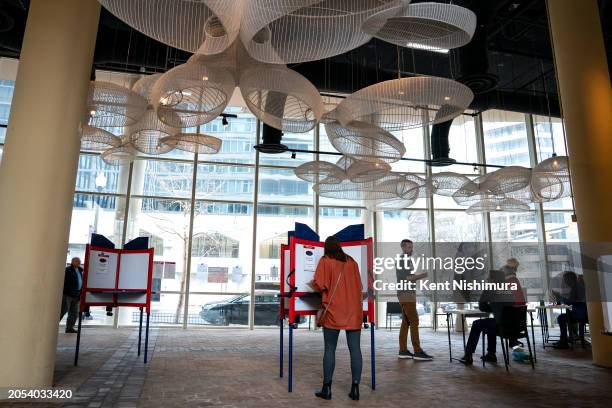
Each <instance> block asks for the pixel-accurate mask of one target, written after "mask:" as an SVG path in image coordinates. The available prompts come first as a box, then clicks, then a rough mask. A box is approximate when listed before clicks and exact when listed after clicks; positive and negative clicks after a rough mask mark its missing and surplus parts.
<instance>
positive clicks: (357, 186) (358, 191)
mask: <svg viewBox="0 0 612 408" xmlns="http://www.w3.org/2000/svg"><path fill="white" fill-rule="evenodd" d="M418 187H419V186H418V185H417V184H416V183H410V182H407V181H406V180H405V179H404V178H403V177H401V175H398V174H394V173H391V174H388V175H386V176H384V177H382V178H378V179H375V180H371V181H366V182H360V183H355V182H353V181H350V180H344V181H342V182H341V183H336V184H315V185H314V186H313V190H314V191H316V192H317V193H318V194H319V195H320V196H322V197H327V198H336V199H344V200H357V201H362V202H372V203H376V204H377V205H378V204H380V203H381V202H382V201H383V200H384V201H386V200H402V201H411V200H416V198H417V196H418V190H419V188H418ZM410 192H412V194H410Z"/></svg>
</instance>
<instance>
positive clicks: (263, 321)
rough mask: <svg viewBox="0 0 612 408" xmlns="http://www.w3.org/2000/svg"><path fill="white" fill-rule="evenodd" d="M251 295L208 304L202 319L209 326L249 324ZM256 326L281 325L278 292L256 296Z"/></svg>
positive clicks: (263, 292)
mask: <svg viewBox="0 0 612 408" xmlns="http://www.w3.org/2000/svg"><path fill="white" fill-rule="evenodd" d="M250 301H251V296H250V295H237V296H233V297H230V298H227V299H222V300H218V301H214V302H209V303H206V304H204V305H203V306H202V310H201V311H200V317H201V318H202V320H204V322H206V323H208V324H216V325H221V326H228V325H230V324H241V325H247V324H249V303H250ZM255 324H257V325H277V324H279V298H278V291H274V290H272V291H261V292H258V293H257V294H256V295H255Z"/></svg>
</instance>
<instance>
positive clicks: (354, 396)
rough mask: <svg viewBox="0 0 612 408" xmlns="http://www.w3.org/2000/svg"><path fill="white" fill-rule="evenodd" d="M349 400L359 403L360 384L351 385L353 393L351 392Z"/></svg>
mask: <svg viewBox="0 0 612 408" xmlns="http://www.w3.org/2000/svg"><path fill="white" fill-rule="evenodd" d="M349 398H350V399H352V400H353V401H359V383H358V382H354V383H353V384H352V385H351V392H349Z"/></svg>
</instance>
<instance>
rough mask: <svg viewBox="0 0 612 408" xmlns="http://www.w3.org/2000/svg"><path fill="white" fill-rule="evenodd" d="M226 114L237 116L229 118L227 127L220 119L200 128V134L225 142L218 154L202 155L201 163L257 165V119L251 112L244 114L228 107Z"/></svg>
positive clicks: (241, 110) (239, 110) (200, 157)
mask: <svg viewBox="0 0 612 408" xmlns="http://www.w3.org/2000/svg"><path fill="white" fill-rule="evenodd" d="M225 113H229V114H234V115H237V116H238V117H237V118H228V119H227V120H228V125H227V127H224V126H223V123H222V118H221V117H219V118H217V119H215V120H213V121H211V122H208V123H206V124H204V125H202V126H200V133H202V134H206V135H211V136H215V137H218V138H219V139H221V140H222V141H223V143H222V144H221V150H220V151H219V153H217V154H212V155H200V156H199V160H201V161H214V162H225V163H245V164H254V163H255V149H253V146H254V145H255V143H256V142H255V139H256V135H257V119H256V118H255V117H254V116H253V115H252V114H251V113H249V112H246V113H245V112H243V108H240V107H228V108H226V110H225Z"/></svg>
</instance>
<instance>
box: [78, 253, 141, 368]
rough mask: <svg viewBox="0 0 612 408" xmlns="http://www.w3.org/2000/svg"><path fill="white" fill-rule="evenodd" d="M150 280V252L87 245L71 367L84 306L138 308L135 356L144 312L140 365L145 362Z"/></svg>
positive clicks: (79, 338)
mask: <svg viewBox="0 0 612 408" xmlns="http://www.w3.org/2000/svg"><path fill="white" fill-rule="evenodd" d="M152 280H153V248H149V249H111V248H101V247H95V246H91V245H87V247H86V250H85V265H84V270H83V285H82V289H81V301H80V309H79V323H78V333H77V345H76V352H75V356H74V365H77V363H78V358H79V347H80V342H81V328H82V324H81V323H82V320H83V312H84V311H85V309H86V308H87V307H88V306H106V307H112V308H115V307H137V308H139V309H140V324H139V330H138V355H140V348H141V339H142V323H143V322H142V320H143V311H146V314H147V320H146V330H145V349H144V362H145V363H146V362H147V354H148V343H149V317H150V313H151V287H152Z"/></svg>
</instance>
